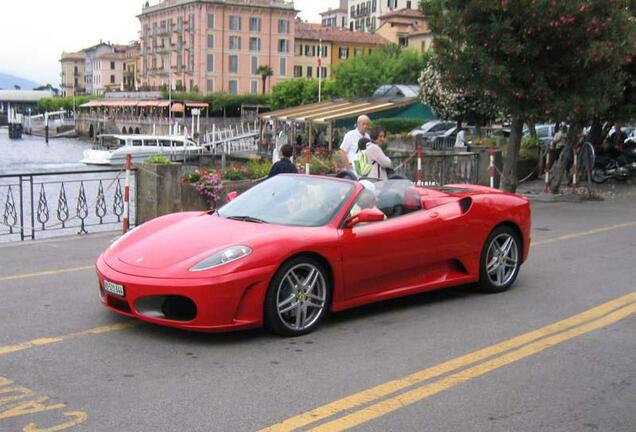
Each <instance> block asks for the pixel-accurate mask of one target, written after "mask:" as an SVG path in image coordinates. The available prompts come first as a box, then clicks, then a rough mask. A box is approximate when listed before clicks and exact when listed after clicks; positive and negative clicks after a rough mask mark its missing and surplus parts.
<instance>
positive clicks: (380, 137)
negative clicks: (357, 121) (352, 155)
mask: <svg viewBox="0 0 636 432" xmlns="http://www.w3.org/2000/svg"><path fill="white" fill-rule="evenodd" d="M369 135H370V137H371V142H370V143H368V144H367V148H366V150H365V151H366V153H367V154H366V156H367V160H368V161H369V163H370V164H372V165H373V169H372V170H371V173H370V174H369V175H368V176H367V177H372V178H377V179H379V180H387V179H388V175H387V172H386V170H387V168H392V167H393V164H392V162H391V159H389V158H388V157H387V156H386V155H385V154H384V152H383V151H382V148H381V147H380V146H382V145H383V144H384V141H385V140H386V131H385V130H384V129H382V128H379V127H376V128H373V129H372V130H371V133H370V134H369Z"/></svg>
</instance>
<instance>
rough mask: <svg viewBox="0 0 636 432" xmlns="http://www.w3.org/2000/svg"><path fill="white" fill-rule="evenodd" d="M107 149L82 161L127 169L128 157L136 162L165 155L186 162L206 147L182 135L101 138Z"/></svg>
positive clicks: (94, 151)
mask: <svg viewBox="0 0 636 432" xmlns="http://www.w3.org/2000/svg"><path fill="white" fill-rule="evenodd" d="M98 138H100V140H101V141H102V142H104V145H102V146H100V148H94V149H91V150H86V151H85V152H84V158H83V159H82V160H81V161H80V162H81V163H84V164H89V165H123V164H124V163H125V162H126V155H127V154H130V155H131V156H132V160H133V162H140V161H143V160H144V159H146V158H148V157H149V156H154V155H164V156H166V157H168V158H169V159H171V160H186V159H189V158H193V157H196V156H198V155H199V154H200V153H201V152H202V150H203V149H204V147H202V146H199V145H197V144H196V143H195V142H194V141H192V140H190V139H188V138H187V137H185V136H179V135H165V136H156V135H100V136H99V137H98Z"/></svg>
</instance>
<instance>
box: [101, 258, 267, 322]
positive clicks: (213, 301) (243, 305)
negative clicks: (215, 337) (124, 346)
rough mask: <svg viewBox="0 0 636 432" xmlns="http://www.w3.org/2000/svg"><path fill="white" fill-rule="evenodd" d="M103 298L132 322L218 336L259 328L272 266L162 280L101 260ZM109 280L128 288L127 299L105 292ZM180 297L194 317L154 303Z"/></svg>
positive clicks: (111, 307) (125, 293) (105, 303)
mask: <svg viewBox="0 0 636 432" xmlns="http://www.w3.org/2000/svg"><path fill="white" fill-rule="evenodd" d="M96 268H97V278H98V280H99V294H100V299H101V301H102V303H103V304H104V306H106V307H108V308H109V309H111V310H113V311H115V312H117V313H120V314H122V315H126V316H129V317H134V318H139V319H140V320H143V321H147V322H150V323H154V324H159V325H164V326H168V327H175V328H180V329H185V330H193V331H203V332H214V331H229V330H240V329H247V328H254V327H260V326H261V325H262V323H263V304H264V300H265V295H266V293H267V287H268V285H269V282H270V278H271V277H272V275H273V273H274V272H275V270H276V269H275V268H273V267H271V268H270V267H261V268H258V269H253V270H247V271H243V272H238V273H234V274H230V275H225V276H221V277H217V278H207V279H206V278H199V279H160V278H150V277H139V276H132V275H129V274H125V273H121V272H119V271H117V270H115V269H113V268H112V267H110V266H109V265H108V264H107V263H106V262H105V261H104V259H103V258H102V257H100V258H99V260H98V261H97V265H96ZM104 280H108V281H110V282H113V283H116V284H120V285H123V286H124V290H125V292H124V297H121V296H118V295H115V294H111V293H109V292H106V291H105V290H104ZM165 298H181V299H186V300H189V301H191V303H193V304H194V306H195V311H194V314H193V317H188V318H186V319H185V320H184V319H172V318H170V317H166V316H165V315H164V314H163V313H162V311H161V304H160V303H158V306H157V307H154V308H153V307H149V306H148V305H149V304H153V303H157V302H153V301H149V300H153V299H165Z"/></svg>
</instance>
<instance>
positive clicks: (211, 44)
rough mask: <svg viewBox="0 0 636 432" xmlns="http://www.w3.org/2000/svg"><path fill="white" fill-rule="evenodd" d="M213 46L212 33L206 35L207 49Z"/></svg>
mask: <svg viewBox="0 0 636 432" xmlns="http://www.w3.org/2000/svg"><path fill="white" fill-rule="evenodd" d="M212 48H214V35H211V34H209V35H208V49H212Z"/></svg>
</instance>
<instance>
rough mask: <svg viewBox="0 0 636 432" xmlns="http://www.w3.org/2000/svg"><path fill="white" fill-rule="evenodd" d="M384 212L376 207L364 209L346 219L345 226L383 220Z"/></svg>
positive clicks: (350, 226)
mask: <svg viewBox="0 0 636 432" xmlns="http://www.w3.org/2000/svg"><path fill="white" fill-rule="evenodd" d="M384 217H385V216H384V213H382V212H381V211H380V210H378V209H374V208H369V209H364V210H362V211H361V212H360V213H358V214H356V215H353V216H351V217H349V218H348V219H347V223H346V227H347V228H353V227H354V226H356V225H359V224H363V223H371V222H381V221H383V220H384Z"/></svg>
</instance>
